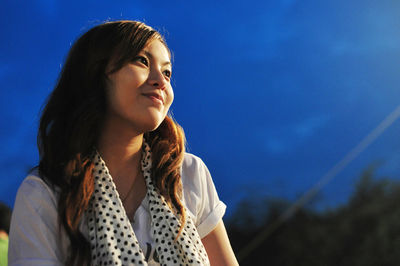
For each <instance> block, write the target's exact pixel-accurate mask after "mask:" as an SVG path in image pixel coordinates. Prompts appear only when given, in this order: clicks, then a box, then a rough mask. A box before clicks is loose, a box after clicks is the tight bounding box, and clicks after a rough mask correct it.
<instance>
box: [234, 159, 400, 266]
mask: <svg viewBox="0 0 400 266" xmlns="http://www.w3.org/2000/svg"><path fill="white" fill-rule="evenodd" d="M375 169H376V166H371V167H368V168H367V169H366V170H365V171H364V172H363V173H362V175H361V177H360V179H359V181H358V182H357V184H356V185H355V189H354V193H353V195H351V197H350V199H349V201H348V202H347V204H345V205H343V206H339V207H337V208H335V209H333V210H329V211H324V212H318V211H315V210H313V209H311V208H306V207H302V208H300V209H299V210H298V211H297V212H296V213H295V214H294V215H293V216H292V217H291V218H290V219H288V220H287V221H285V222H283V223H276V221H277V219H278V218H279V217H280V216H281V214H282V213H283V212H284V211H285V210H286V209H287V208H288V206H290V202H288V201H285V200H281V199H258V200H257V201H254V200H251V201H250V200H244V201H243V202H242V203H241V204H240V205H238V208H237V211H236V212H235V213H234V215H233V216H232V217H231V218H230V220H229V221H227V228H228V232H229V236H230V239H231V242H232V246H233V248H234V250H235V252H238V251H240V250H242V249H243V248H244V247H245V246H246V245H248V244H249V243H250V241H251V240H252V239H254V237H255V236H256V235H258V234H260V232H262V231H263V230H265V229H266V228H271V231H270V233H269V234H268V237H267V238H266V239H265V240H264V241H263V242H262V243H261V244H260V245H258V246H257V248H255V249H254V250H253V251H252V252H251V253H250V254H249V255H248V256H246V257H245V258H243V259H242V260H241V261H240V264H241V265H274V266H280V265H282V266H292V265H293V266H294V265H296V266H301V265H304V266H306V265H307V266H313V265H315V266H331V265H332V266H338V265H339V266H347V265H349V266H350V265H351V266H369V265H371V266H381V265H388V266H389V265H400V183H399V182H398V181H395V180H393V179H389V178H376V177H374V174H375ZM254 202H259V203H258V204H257V205H254V204H253V203H254ZM277 224H278V225H279V226H276V225H277ZM239 259H240V258H239Z"/></svg>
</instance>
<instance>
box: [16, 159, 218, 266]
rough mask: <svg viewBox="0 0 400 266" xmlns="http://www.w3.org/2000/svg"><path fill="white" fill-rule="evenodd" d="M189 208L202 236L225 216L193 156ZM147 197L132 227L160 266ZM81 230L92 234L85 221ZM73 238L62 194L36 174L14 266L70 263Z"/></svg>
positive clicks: (24, 188) (186, 175)
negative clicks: (60, 216)
mask: <svg viewBox="0 0 400 266" xmlns="http://www.w3.org/2000/svg"><path fill="white" fill-rule="evenodd" d="M181 176H182V186H183V204H184V206H185V207H186V209H187V212H188V214H189V215H191V217H192V219H193V221H194V222H195V225H196V228H197V231H198V233H199V235H200V237H201V238H203V237H205V236H206V235H207V234H209V233H210V232H211V231H212V230H213V229H214V228H215V226H216V225H217V224H218V222H219V221H220V220H221V219H222V216H223V215H224V213H225V209H226V206H225V204H224V203H223V202H222V201H220V200H219V198H218V194H217V192H216V190H215V186H214V183H213V181H212V178H211V175H210V172H209V171H208V169H207V167H206V165H205V164H204V163H203V161H202V160H201V159H200V158H199V157H196V156H194V155H192V154H190V153H186V154H185V156H184V160H183V164H182V169H181ZM82 220H83V221H84V220H85V219H82ZM150 222H151V221H150V216H149V209H148V201H147V198H144V200H143V201H142V203H141V205H140V206H139V207H138V209H137V210H136V213H135V216H134V222H133V223H132V228H133V230H134V232H135V234H136V237H137V239H138V241H139V244H140V247H141V249H142V250H143V253H144V254H145V257H146V261H147V262H148V265H159V263H158V257H157V254H156V252H154V243H153V237H152V235H151V231H152V230H150ZM80 230H81V231H82V233H83V234H84V235H85V236H87V234H88V230H87V226H86V223H85V222H82V223H81V224H80ZM68 246H69V239H68V238H67V235H66V233H65V232H64V231H63V230H62V231H61V234H60V233H59V227H58V221H57V193H55V192H54V191H53V190H52V189H51V188H50V187H49V186H48V185H47V184H46V183H45V182H44V181H43V180H42V179H41V178H40V177H38V173H37V172H32V173H31V174H30V175H28V176H27V177H26V178H25V180H24V181H23V182H22V184H21V186H20V188H19V190H18V193H17V197H16V200H15V205H14V210H13V214H12V218H11V226H10V236H9V248H8V263H9V265H64V262H65V259H66V255H67V250H68Z"/></svg>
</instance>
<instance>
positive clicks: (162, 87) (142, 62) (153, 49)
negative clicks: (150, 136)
mask: <svg viewBox="0 0 400 266" xmlns="http://www.w3.org/2000/svg"><path fill="white" fill-rule="evenodd" d="M171 73H172V72H171V62H170V55H169V52H168V50H167V48H166V47H165V46H164V44H163V43H161V42H160V41H159V40H153V41H150V42H149V43H148V44H147V45H146V46H145V47H144V48H143V50H142V51H141V52H140V53H139V54H138V55H137V57H136V58H135V59H134V60H133V61H132V62H129V63H128V64H126V65H125V66H123V67H122V68H121V69H119V70H118V71H116V72H114V73H112V74H110V75H109V76H108V77H109V80H110V86H109V87H108V106H109V108H108V113H107V116H108V119H112V120H113V122H118V123H122V124H125V125H127V126H129V127H132V128H133V129H134V130H137V131H138V133H145V132H148V131H152V130H154V129H156V128H157V127H158V126H159V125H160V124H161V122H162V121H163V120H164V118H165V116H166V114H167V112H168V109H169V107H170V106H171V103H172V101H173V99H174V93H173V90H172V87H171V83H170V79H171Z"/></svg>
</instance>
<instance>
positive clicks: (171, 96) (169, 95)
mask: <svg viewBox="0 0 400 266" xmlns="http://www.w3.org/2000/svg"><path fill="white" fill-rule="evenodd" d="M173 101H174V90H173V89H172V88H170V89H169V90H168V102H169V106H171V104H172V102H173Z"/></svg>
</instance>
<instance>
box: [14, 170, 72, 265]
mask: <svg viewBox="0 0 400 266" xmlns="http://www.w3.org/2000/svg"><path fill="white" fill-rule="evenodd" d="M56 206H57V202H56V197H55V195H54V193H53V192H52V190H51V189H50V188H49V187H48V186H47V185H46V184H45V183H44V182H43V180H42V179H41V178H39V177H37V176H34V175H30V176H28V177H27V178H26V179H25V180H24V181H23V182H22V184H21V186H20V188H19V189H18V193H17V197H16V199H15V204H14V210H13V214H12V217H11V225H10V236H9V248H8V263H9V265H13V266H14V265H63V263H62V262H63V256H64V254H63V252H64V250H65V247H62V243H61V241H62V237H60V234H59V229H58V223H57V209H56Z"/></svg>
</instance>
